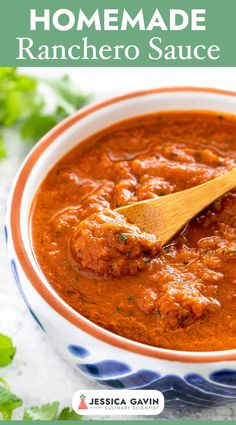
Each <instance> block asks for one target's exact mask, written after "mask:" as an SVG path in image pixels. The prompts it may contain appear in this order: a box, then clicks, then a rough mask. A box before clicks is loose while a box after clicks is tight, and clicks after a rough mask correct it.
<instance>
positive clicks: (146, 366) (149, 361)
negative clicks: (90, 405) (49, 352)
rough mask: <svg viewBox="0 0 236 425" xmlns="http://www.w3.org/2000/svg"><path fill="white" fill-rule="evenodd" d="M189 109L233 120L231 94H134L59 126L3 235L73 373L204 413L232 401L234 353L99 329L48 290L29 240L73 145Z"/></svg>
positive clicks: (27, 292)
mask: <svg viewBox="0 0 236 425" xmlns="http://www.w3.org/2000/svg"><path fill="white" fill-rule="evenodd" d="M192 109H195V110H199V109H201V110H215V111H219V112H229V113H234V114H236V93H227V92H222V91H217V90H211V89H194V88H178V89H161V90H152V91H148V92H140V93H133V94H130V95H126V96H122V97H120V98H116V99H111V100H109V101H107V102H104V103H101V104H98V105H92V106H89V107H87V108H85V109H83V110H82V111H79V112H78V113H76V114H75V115H73V116H72V117H70V118H69V119H67V120H65V121H63V122H62V123H61V124H59V125H58V126H57V127H55V128H54V129H53V130H52V131H50V132H49V134H47V135H46V136H45V137H44V138H43V139H42V140H41V141H40V142H39V143H38V144H37V145H36V147H35V148H34V149H33V150H32V152H31V153H30V155H29V156H28V157H27V159H26V160H25V162H24V164H23V165H22V168H21V170H20V172H19V173H18V176H17V177H16V180H15V182H14V184H13V187H12V190H11V194H10V197H9V202H8V208H7V217H6V227H5V234H6V240H7V247H8V253H9V258H10V264H11V268H12V271H13V275H14V277H15V281H16V283H17V285H18V288H19V291H20V293H21V295H22V297H23V299H24V301H25V303H26V305H27V307H28V309H29V311H30V313H31V314H32V316H33V318H34V319H35V320H36V322H37V323H38V324H39V326H40V327H41V328H42V329H43V330H44V331H45V332H46V333H47V334H48V336H49V337H50V338H51V340H52V342H53V343H54V344H55V346H56V347H57V349H58V350H59V351H60V352H61V353H62V355H63V356H64V357H65V358H66V359H67V360H68V361H69V362H70V363H71V364H72V365H73V366H75V367H76V368H78V369H79V370H80V371H81V372H82V373H84V374H85V375H86V376H87V377H88V378H90V379H92V381H95V382H98V383H99V384H101V385H104V386H108V387H111V388H115V389H119V388H120V389H122V388H126V389H141V388H142V389H144V388H149V389H158V390H160V391H161V392H162V393H163V394H164V397H165V401H166V406H178V407H180V406H192V407H195V406H196V407H204V406H207V407H208V406H210V405H211V406H219V405H222V404H226V403H229V402H233V401H236V350H228V351H221V352H211V353H194V352H181V351H174V350H166V349H160V348H156V347H150V346H147V345H144V344H139V343H138V342H134V341H130V340H127V339H125V338H122V337H120V336H118V335H115V334H112V333H111V332H109V331H107V330H104V329H102V328H100V327H99V326H97V325H95V324H94V323H92V322H90V321H89V320H87V319H86V318H84V317H82V316H81V315H80V314H79V313H77V312H75V311H74V310H73V309H72V308H71V307H70V306H68V305H67V304H66V303H65V302H64V301H63V300H62V299H61V298H60V297H59V296H58V295H57V294H56V293H55V291H54V290H53V289H52V288H51V287H50V285H49V284H48V282H47V280H46V278H45V277H44V275H43V274H42V272H41V270H40V269H39V267H38V264H37V262H36V260H35V258H34V255H33V252H32V249H31V241H30V232H29V216H30V208H31V204H32V200H33V198H34V195H35V193H36V191H37V188H38V186H39V185H40V183H41V182H42V180H43V178H44V177H45V176H46V174H47V173H48V171H49V170H50V169H51V168H52V166H53V165H54V164H55V163H56V162H57V161H58V160H59V159H60V158H61V157H62V156H63V155H64V154H65V153H66V152H68V151H69V150H70V149H71V148H73V147H74V146H75V145H76V144H77V143H79V142H80V141H82V140H83V139H85V138H86V137H88V136H90V135H91V134H93V133H95V132H97V131H99V130H101V129H103V128H105V127H107V126H109V125H111V124H113V123H115V122H117V121H120V120H122V119H126V118H131V117H134V116H138V115H143V114H146V113H151V112H157V111H164V110H192ZM65 284H66V282H65ZM222 337H223V336H222Z"/></svg>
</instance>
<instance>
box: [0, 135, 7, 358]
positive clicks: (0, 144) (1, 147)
mask: <svg viewBox="0 0 236 425" xmlns="http://www.w3.org/2000/svg"><path fill="white" fill-rule="evenodd" d="M5 158H7V151H6V147H5V143H4V140H3V138H2V137H0V159H5ZM0 363H1V359H0Z"/></svg>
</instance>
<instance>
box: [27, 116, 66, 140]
mask: <svg viewBox="0 0 236 425" xmlns="http://www.w3.org/2000/svg"><path fill="white" fill-rule="evenodd" d="M57 123H58V120H57V117H55V116H53V115H43V114H41V113H35V114H33V115H31V116H30V117H29V119H28V120H27V121H25V122H24V123H23V124H22V126H21V129H20V133H21V136H22V137H23V139H25V141H26V142H27V143H35V142H36V141H38V140H40V139H41V137H43V136H44V134H46V133H47V132H48V131H49V130H50V129H51V128H52V127H54V126H55V125H56V124H57Z"/></svg>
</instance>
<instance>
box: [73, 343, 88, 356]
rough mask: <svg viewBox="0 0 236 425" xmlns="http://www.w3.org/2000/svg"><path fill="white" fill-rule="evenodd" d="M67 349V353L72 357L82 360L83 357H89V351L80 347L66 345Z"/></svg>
mask: <svg viewBox="0 0 236 425" xmlns="http://www.w3.org/2000/svg"><path fill="white" fill-rule="evenodd" d="M67 348H68V351H69V352H70V353H71V354H73V356H76V357H80V358H84V357H87V356H89V354H90V353H89V351H88V350H87V349H86V348H84V347H81V346H80V345H74V344H70V345H68V347H67Z"/></svg>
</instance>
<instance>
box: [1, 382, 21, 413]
mask: <svg viewBox="0 0 236 425" xmlns="http://www.w3.org/2000/svg"><path fill="white" fill-rule="evenodd" d="M0 382H1V383H0V413H1V414H2V419H3V420H10V419H11V417H12V412H13V410H15V409H17V408H18V407H20V406H22V404H23V402H22V400H21V398H20V397H18V396H17V395H16V394H13V393H12V392H11V391H10V389H9V387H8V385H7V384H6V383H5V382H4V380H3V379H0Z"/></svg>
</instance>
